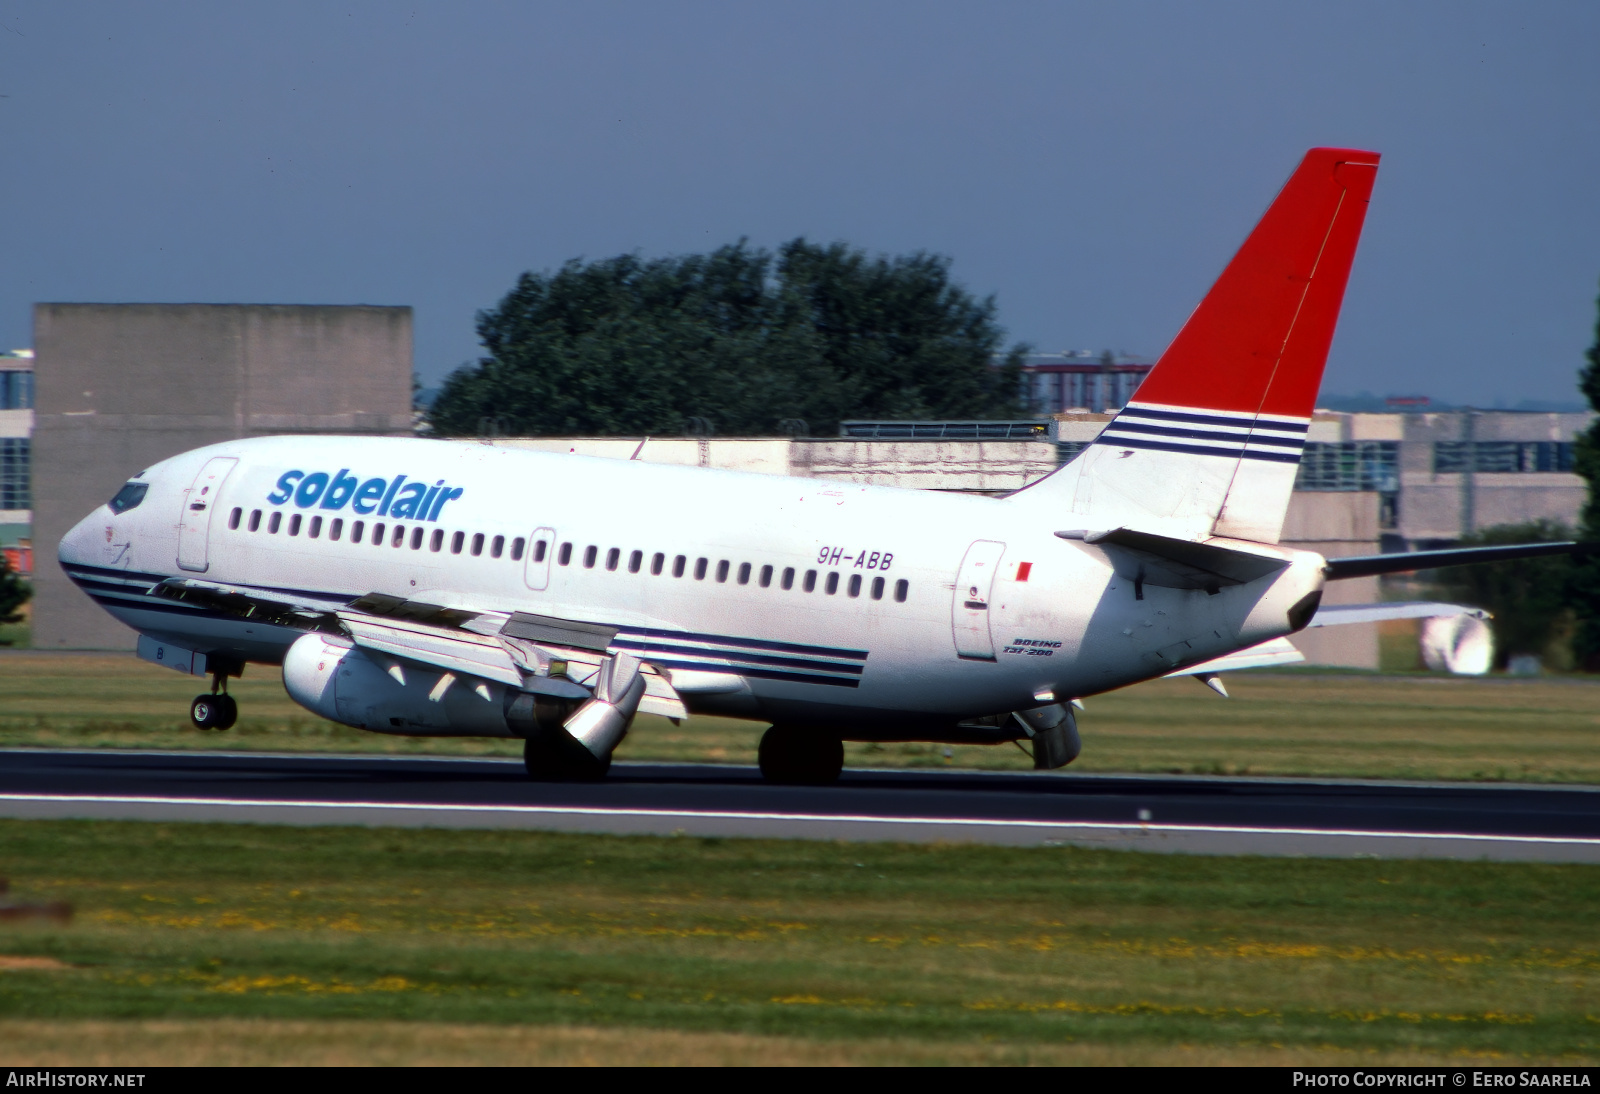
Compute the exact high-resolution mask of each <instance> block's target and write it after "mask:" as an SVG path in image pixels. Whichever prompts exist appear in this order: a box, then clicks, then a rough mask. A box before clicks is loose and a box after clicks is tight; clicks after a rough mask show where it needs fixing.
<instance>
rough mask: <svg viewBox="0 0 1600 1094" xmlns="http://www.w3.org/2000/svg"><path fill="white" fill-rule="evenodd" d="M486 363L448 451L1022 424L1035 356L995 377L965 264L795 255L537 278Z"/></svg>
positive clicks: (567, 271) (995, 333) (824, 251)
mask: <svg viewBox="0 0 1600 1094" xmlns="http://www.w3.org/2000/svg"><path fill="white" fill-rule="evenodd" d="M478 335H479V338H480V339H481V340H482V342H483V346H484V349H485V350H486V351H487V356H485V357H483V358H482V359H480V360H479V361H478V362H477V363H476V364H474V365H468V366H463V367H462V368H460V369H457V370H456V371H455V372H453V373H452V374H451V375H450V376H449V377H448V378H447V379H446V381H445V383H444V385H443V387H442V388H441V389H440V392H439V395H438V397H437V398H436V399H435V400H434V404H433V408H432V410H431V411H430V413H429V420H430V423H431V425H432V427H433V429H434V430H435V432H438V433H440V434H444V435H448V436H463V435H471V434H474V433H478V432H481V431H483V427H484V426H485V425H488V424H490V423H493V428H494V430H495V431H503V432H512V433H523V434H545V435H550V434H563V433H566V434H590V435H606V434H613V435H614V434H643V433H657V434H675V433H681V432H683V431H684V430H685V428H686V427H687V426H688V425H689V424H690V419H691V418H696V417H698V418H705V419H708V420H710V421H711V423H712V424H713V427H714V428H715V429H716V431H717V432H719V433H722V434H725V435H726V434H735V435H737V434H762V433H771V432H774V431H775V430H776V429H777V428H778V426H779V423H780V422H782V421H783V420H785V419H793V418H800V419H804V420H805V421H807V422H808V423H809V424H810V426H811V428H812V429H813V430H814V431H817V432H826V431H831V430H833V429H836V428H837V426H838V423H839V420H840V419H841V418H848V417H900V418H904V417H974V418H976V417H1012V416H1015V415H1017V414H1019V413H1021V412H1022V407H1021V406H1020V405H1019V399H1018V396H1019V394H1020V384H1019V380H1020V371H1019V370H1020V366H1021V363H1022V357H1023V354H1024V352H1025V347H1023V346H1020V345H1019V346H1015V347H1013V348H1012V349H1011V350H1010V351H1009V352H1007V353H1006V354H1005V357H1004V360H1003V362H1002V364H1001V365H1000V367H996V366H995V364H994V361H995V358H996V356H997V355H998V354H999V353H1000V350H1001V343H1002V341H1003V335H1002V332H1001V330H1000V328H999V326H998V325H997V324H996V322H995V305H994V300H993V298H992V297H991V298H987V299H984V300H977V299H975V298H974V297H972V295H971V294H970V293H968V292H967V291H966V290H965V289H964V288H962V287H961V286H959V285H957V284H955V283H953V282H952V281H951V280H950V277H949V261H948V260H947V259H944V258H940V257H938V256H933V255H926V254H920V253H919V254H913V255H906V256H899V257H894V258H888V257H878V258H871V257H869V256H867V255H866V254H865V253H863V252H861V251H858V250H854V249H852V248H850V247H847V246H845V245H844V244H837V243H836V244H832V245H830V246H819V245H816V244H812V243H809V242H807V241H806V240H803V239H796V240H793V241H791V242H789V243H787V244H785V245H784V246H783V247H782V248H780V249H779V253H778V255H777V257H776V258H774V256H773V255H772V254H771V253H769V252H767V251H765V250H761V249H754V248H751V247H749V246H748V245H747V244H746V243H745V242H744V241H742V240H741V241H740V242H739V243H736V244H733V245H731V246H726V247H722V248H719V249H718V250H716V251H713V252H712V253H710V254H707V255H681V256H674V257H669V258H662V259H654V260H650V261H645V260H642V259H640V258H638V257H637V256H634V255H621V256H618V257H616V258H610V259H602V260H600V261H596V262H591V263H584V262H580V261H577V260H574V261H571V262H568V263H567V264H566V265H565V266H563V267H562V268H561V269H559V270H557V271H555V272H554V273H543V274H535V273H525V274H523V275H522V276H521V277H520V278H519V279H518V280H517V284H516V287H515V288H513V289H512V291H511V292H510V293H508V294H507V295H506V297H505V298H504V299H502V300H501V301H500V303H499V305H498V306H497V307H496V308H494V309H492V310H489V311H484V312H480V313H479V315H478Z"/></svg>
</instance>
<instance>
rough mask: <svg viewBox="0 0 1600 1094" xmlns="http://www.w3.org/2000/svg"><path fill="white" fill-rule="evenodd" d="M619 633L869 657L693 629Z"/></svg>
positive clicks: (629, 629) (864, 653)
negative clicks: (698, 631) (705, 632)
mask: <svg viewBox="0 0 1600 1094" xmlns="http://www.w3.org/2000/svg"><path fill="white" fill-rule="evenodd" d="M618 633H619V634H625V635H636V634H642V635H648V636H649V637H651V638H666V639H671V640H675V641H679V642H714V643H717V644H719V645H723V646H748V647H750V648H751V649H758V650H772V651H774V652H777V653H806V654H812V655H814V656H817V657H848V658H852V659H854V660H857V661H865V660H866V659H867V651H866V650H843V649H834V648H832V647H829V646H807V645H802V644H800V643H798V642H770V641H767V640H766V639H763V638H732V637H729V636H727V635H722V634H695V633H693V632H691V631H665V630H650V629H647V628H644V627H621V628H619V629H618Z"/></svg>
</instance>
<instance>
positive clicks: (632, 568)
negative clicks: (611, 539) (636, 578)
mask: <svg viewBox="0 0 1600 1094" xmlns="http://www.w3.org/2000/svg"><path fill="white" fill-rule="evenodd" d="M643 565H644V552H643V551H635V552H633V554H631V555H629V556H628V572H629V573H630V574H636V573H638V572H639V568H640V567H641V566H643Z"/></svg>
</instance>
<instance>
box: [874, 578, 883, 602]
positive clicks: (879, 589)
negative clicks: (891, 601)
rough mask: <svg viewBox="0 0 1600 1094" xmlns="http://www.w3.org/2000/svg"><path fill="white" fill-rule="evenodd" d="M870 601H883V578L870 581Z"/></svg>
mask: <svg viewBox="0 0 1600 1094" xmlns="http://www.w3.org/2000/svg"><path fill="white" fill-rule="evenodd" d="M872 599H874V600H882V599H883V578H881V577H875V578H873V579H872Z"/></svg>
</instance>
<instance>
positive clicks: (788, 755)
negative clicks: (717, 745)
mask: <svg viewBox="0 0 1600 1094" xmlns="http://www.w3.org/2000/svg"><path fill="white" fill-rule="evenodd" d="M757 755H758V757H759V762H760V764H761V775H762V777H763V778H765V779H766V780H767V781H768V782H770V783H778V784H779V785H783V786H830V785H832V784H833V783H836V782H838V781H839V774H840V773H841V772H842V771H843V770H844V742H843V741H841V740H840V739H839V738H837V737H830V736H828V735H827V734H825V733H814V732H808V731H806V730H802V729H796V728H794V727H791V726H773V727H772V728H770V729H768V730H767V731H766V732H765V733H763V734H762V735H761V748H760V751H759V753H758V754H757Z"/></svg>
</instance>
